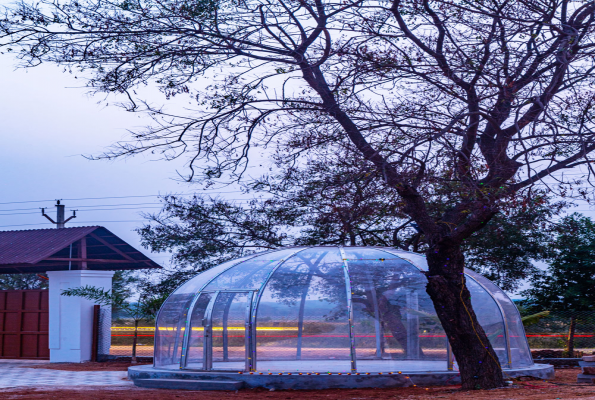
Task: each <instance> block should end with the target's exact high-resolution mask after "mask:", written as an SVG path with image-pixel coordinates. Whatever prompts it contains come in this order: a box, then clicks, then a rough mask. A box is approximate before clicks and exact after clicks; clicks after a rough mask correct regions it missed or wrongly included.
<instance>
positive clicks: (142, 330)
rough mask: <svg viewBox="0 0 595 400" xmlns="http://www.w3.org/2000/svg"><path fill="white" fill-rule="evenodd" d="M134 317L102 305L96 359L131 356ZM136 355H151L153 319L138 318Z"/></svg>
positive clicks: (103, 359) (153, 336)
mask: <svg viewBox="0 0 595 400" xmlns="http://www.w3.org/2000/svg"><path fill="white" fill-rule="evenodd" d="M134 331H135V327H134V319H132V318H130V317H129V316H127V315H126V314H124V313H122V312H114V313H113V314H112V312H111V309H109V308H105V307H102V308H101V313H100V319H99V335H98V339H99V340H98V359H99V360H100V361H106V360H110V359H118V358H130V357H132V344H133V340H134ZM136 331H137V343H136V356H137V357H143V358H147V357H153V343H154V339H155V321H153V320H140V321H139V323H138V328H136Z"/></svg>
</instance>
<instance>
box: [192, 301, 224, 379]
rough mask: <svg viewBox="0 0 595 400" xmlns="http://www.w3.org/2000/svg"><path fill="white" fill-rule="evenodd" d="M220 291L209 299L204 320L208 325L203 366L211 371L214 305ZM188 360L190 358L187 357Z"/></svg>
mask: <svg viewBox="0 0 595 400" xmlns="http://www.w3.org/2000/svg"><path fill="white" fill-rule="evenodd" d="M219 293H220V292H219V291H217V292H215V294H214V295H213V297H212V298H211V301H209V305H207V309H206V310H205V317H204V319H203V321H207V323H206V325H205V324H203V325H204V327H203V329H204V331H203V332H204V340H203V344H202V345H203V352H202V355H203V364H202V367H203V369H204V370H205V371H210V370H212V369H213V307H214V306H215V301H216V300H217V297H219ZM186 360H188V358H186Z"/></svg>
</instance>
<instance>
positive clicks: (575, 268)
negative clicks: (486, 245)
mask: <svg viewBox="0 0 595 400" xmlns="http://www.w3.org/2000/svg"><path fill="white" fill-rule="evenodd" d="M555 232H556V234H557V235H556V237H555V240H554V241H553V243H552V247H551V254H550V256H549V258H548V268H547V270H546V271H541V273H538V274H535V275H534V276H533V278H532V279H531V286H532V288H531V289H528V290H525V291H524V292H523V293H522V294H523V295H524V296H526V300H525V304H527V305H528V306H529V307H530V308H531V309H535V310H543V309H545V310H550V311H570V313H571V314H570V324H569V331H568V344H567V349H566V351H567V353H568V355H569V356H570V357H572V354H573V352H574V329H575V326H576V320H577V312H579V311H593V310H595V257H593V254H595V222H593V220H591V218H588V217H585V216H582V215H580V214H576V213H575V214H572V215H569V216H567V217H565V218H563V219H562V220H561V221H560V222H559V223H558V224H556V229H555Z"/></svg>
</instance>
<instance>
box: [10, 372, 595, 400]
mask: <svg viewBox="0 0 595 400" xmlns="http://www.w3.org/2000/svg"><path fill="white" fill-rule="evenodd" d="M119 367H120V366H119ZM578 373H580V369H578V368H573V369H562V370H556V378H555V379H554V380H552V381H549V382H544V381H538V380H530V381H517V382H515V386H513V387H509V388H503V389H494V390H474V391H468V392H464V391H461V390H460V389H459V388H458V387H457V386H445V387H429V388H422V387H417V388H396V389H329V390H316V391H303V390H301V391H292V390H279V391H267V390H263V389H260V390H259V389H255V390H251V389H250V390H248V389H246V390H240V391H237V392H195V391H183V390H180V391H175V390H157V389H142V388H137V387H131V386H126V387H113V388H105V387H86V388H83V387H76V388H55V389H47V388H43V389H11V390H4V391H0V399H32V400H36V399H60V400H75V399H76V400H92V399H93V400H95V399H106V400H157V399H159V400H162V399H179V400H184V399H195V400H221V399H222V398H226V399H234V400H235V399H237V400H262V399H270V400H286V399H289V400H292V399H308V400H322V399H325V400H335V399H337V400H343V399H345V400H347V399H349V400H368V399H370V400H371V399H378V400H388V399H391V400H395V399H407V400H427V399H447V400H467V399H469V400H511V399H514V400H555V399H564V400H587V399H595V385H587V384H577V383H576V375H577V374H578Z"/></svg>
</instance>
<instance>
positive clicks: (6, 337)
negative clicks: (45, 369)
mask: <svg viewBox="0 0 595 400" xmlns="http://www.w3.org/2000/svg"><path fill="white" fill-rule="evenodd" d="M0 358H28V359H38V360H39V359H45V360H47V359H49V358H50V350H49V348H48V291H47V290H0Z"/></svg>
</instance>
